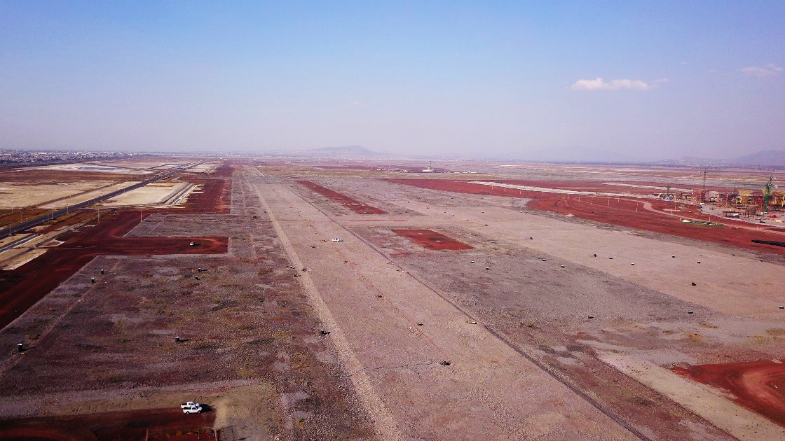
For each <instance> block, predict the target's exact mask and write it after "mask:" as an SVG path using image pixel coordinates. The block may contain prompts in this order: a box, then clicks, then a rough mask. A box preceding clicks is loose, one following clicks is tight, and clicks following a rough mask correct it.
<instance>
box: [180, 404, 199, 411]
mask: <svg viewBox="0 0 785 441" xmlns="http://www.w3.org/2000/svg"><path fill="white" fill-rule="evenodd" d="M180 408H181V409H183V413H200V412H201V411H202V405H201V404H199V403H194V402H193V401H188V402H186V403H183V404H181V405H180Z"/></svg>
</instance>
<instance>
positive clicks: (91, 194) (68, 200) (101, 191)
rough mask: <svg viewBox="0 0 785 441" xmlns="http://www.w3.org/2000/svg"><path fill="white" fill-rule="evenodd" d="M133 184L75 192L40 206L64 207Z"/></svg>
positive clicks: (117, 184) (132, 183)
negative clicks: (72, 194)
mask: <svg viewBox="0 0 785 441" xmlns="http://www.w3.org/2000/svg"><path fill="white" fill-rule="evenodd" d="M134 184H136V182H135V181H128V182H118V183H116V184H113V185H109V186H106V187H103V188H101V189H99V190H93V191H88V192H85V193H80V194H77V195H74V196H70V197H67V198H60V199H58V200H57V201H55V202H51V203H48V204H44V205H41V208H47V209H54V210H56V209H60V208H65V207H67V206H69V205H73V204H78V203H80V202H84V201H87V200H90V199H93V198H97V197H98V196H102V195H105V194H108V193H111V192H113V191H117V190H120V189H123V188H126V187H130V186H131V185H134ZM147 187H148V186H144V187H142V188H147Z"/></svg>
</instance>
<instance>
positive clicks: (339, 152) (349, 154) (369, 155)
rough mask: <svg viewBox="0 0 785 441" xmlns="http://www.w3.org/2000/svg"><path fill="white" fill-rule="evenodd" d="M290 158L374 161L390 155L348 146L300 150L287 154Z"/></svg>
mask: <svg viewBox="0 0 785 441" xmlns="http://www.w3.org/2000/svg"><path fill="white" fill-rule="evenodd" d="M289 155H290V156H302V157H308V158H329V159H375V158H389V157H390V156H392V155H386V154H384V153H379V152H374V151H373V150H368V149H366V148H365V147H361V146H359V145H349V146H341V147H322V148H318V149H309V150H300V151H298V152H291V153H289Z"/></svg>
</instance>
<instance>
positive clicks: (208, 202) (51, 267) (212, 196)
mask: <svg viewBox="0 0 785 441" xmlns="http://www.w3.org/2000/svg"><path fill="white" fill-rule="evenodd" d="M233 170H234V169H233V168H232V167H231V166H229V165H226V164H224V165H222V166H221V167H219V168H218V169H217V170H216V171H215V172H214V173H212V174H210V175H208V176H202V175H194V177H193V178H192V179H189V182H193V183H196V184H201V185H202V191H201V192H200V193H193V194H191V195H190V196H189V197H188V202H187V203H186V204H185V208H184V209H165V210H155V212H157V213H161V212H170V211H171V212H174V213H180V214H181V213H229V211H230V206H229V204H230V201H231V180H230V177H231V176H232V172H233ZM108 211H109V210H107V212H108ZM85 213H88V214H89V213H90V212H89V211H85ZM149 215H150V213H149V212H148V213H146V214H145V215H144V217H147V216H149ZM78 216H84V215H81V214H80V215H78ZM67 219H71V218H70V217H69V218H67ZM67 219H66V220H64V221H63V222H64V223H68V221H67ZM141 220H142V216H140V215H138V214H137V212H136V211H122V212H120V213H119V214H117V212H116V211H115V214H111V215H109V214H107V215H106V216H102V220H101V223H100V224H98V225H95V226H86V227H83V228H82V229H81V230H80V231H78V232H69V233H65V234H63V235H61V236H59V237H58V238H57V239H58V240H62V241H65V243H63V244H62V245H60V246H58V247H56V248H50V249H49V250H48V251H47V252H46V253H45V254H43V255H42V256H39V257H37V258H35V259H33V260H32V261H30V262H28V263H26V264H24V265H22V266H21V267H19V268H17V269H15V270H12V271H0V329H2V328H4V327H5V326H6V325H8V324H9V323H11V322H12V321H13V320H14V319H16V318H17V317H19V316H20V315H21V314H22V313H24V312H25V311H27V309H28V308H30V307H31V306H33V305H34V304H35V303H36V302H38V301H39V300H41V299H42V298H43V297H44V296H45V295H47V294H48V293H49V292H50V291H52V290H53V289H55V288H56V287H57V286H58V285H60V283H62V282H64V281H65V280H67V279H68V278H69V277H71V276H72V275H73V274H74V273H76V272H77V271H79V269H81V268H82V267H83V266H84V265H86V264H87V263H88V262H89V261H90V260H91V259H92V258H93V257H95V256H97V255H102V254H104V255H107V254H111V255H162V254H225V253H226V252H227V250H228V248H229V239H228V238H226V237H188V238H185V237H177V238H173V237H122V236H123V235H125V234H126V233H128V232H129V231H131V229H132V228H134V227H135V226H136V225H137V224H138V223H139V222H141ZM56 225H57V228H59V227H61V226H63V224H59V225H58V224H56ZM49 230H50V228H46V229H45V230H44V231H49ZM191 242H194V243H196V244H197V245H195V246H190V243H191Z"/></svg>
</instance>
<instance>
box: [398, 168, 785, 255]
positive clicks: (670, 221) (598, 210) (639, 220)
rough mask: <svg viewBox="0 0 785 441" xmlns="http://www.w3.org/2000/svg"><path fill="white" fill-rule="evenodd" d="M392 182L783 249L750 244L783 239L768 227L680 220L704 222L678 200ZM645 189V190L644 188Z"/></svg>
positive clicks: (597, 186) (579, 186) (599, 187)
mask: <svg viewBox="0 0 785 441" xmlns="http://www.w3.org/2000/svg"><path fill="white" fill-rule="evenodd" d="M389 181H390V182H394V183H397V184H405V185H411V186H415V187H420V188H429V189H433V190H440V191H450V192H456V193H470V194H479V195H493V196H507V197H516V198H529V199H531V201H530V202H529V203H528V205H527V207H528V208H532V209H535V210H541V211H550V212H554V213H560V214H572V215H574V216H576V217H580V218H582V219H588V220H592V221H597V222H603V223H607V224H612V225H619V226H623V227H629V228H636V229H640V230H647V231H653V232H657V233H664V234H669V235H672V236H679V237H686V238H690V239H698V240H703V241H706V242H713V243H718V244H722V245H728V246H733V247H737V248H744V249H750V250H757V251H764V252H767V253H772V254H780V255H785V248H782V247H777V246H774V245H766V244H757V243H753V242H752V240H753V239H757V240H768V241H782V240H783V237H785V233H783V232H780V231H777V230H776V229H773V228H771V227H761V228H760V229H758V227H756V226H755V225H753V224H749V223H746V222H741V221H733V220H730V219H718V218H717V217H716V216H712V217H711V219H710V220H711V221H713V222H720V223H722V224H724V225H723V226H701V225H692V224H685V223H683V222H681V220H680V218H681V217H689V218H692V219H701V220H709V217H708V216H707V215H705V214H702V213H699V212H698V211H697V209H696V208H695V207H694V206H692V205H682V204H679V203H678V202H666V201H663V200H659V199H634V198H624V197H621V198H616V197H605V196H577V195H569V196H568V195H565V194H558V193H546V192H539V191H526V190H517V189H509V188H501V187H489V186H487V185H479V184H471V183H469V182H468V181H460V180H447V179H390V180H389ZM494 182H504V183H508V184H517V185H529V186H537V187H544V188H567V187H571V188H570V189H574V190H584V191H606V192H607V191H611V192H615V190H623V191H625V192H627V193H630V192H631V191H629V190H628V189H622V188H618V189H610V190H609V189H608V187H609V186H603V184H601V183H596V182H595V183H591V184H592V185H589V184H590V183H583V182H580V183H571V184H569V185H562V183H560V182H559V183H556V182H530V181H527V182H523V181H494ZM646 193H648V192H646ZM645 203H648V204H651V207H650V208H651V209H652V210H654V211H651V210H647V209H645V208H644V204H645ZM682 206H683V207H684V208H683V210H682V211H673V212H672V213H673V215H668V214H667V213H669V212H668V211H667V210H676V209H677V207H682Z"/></svg>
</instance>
